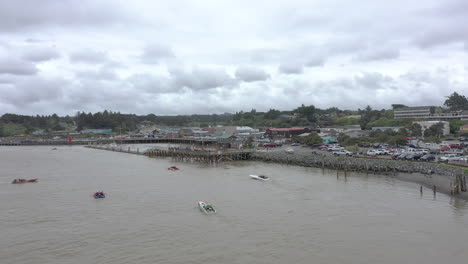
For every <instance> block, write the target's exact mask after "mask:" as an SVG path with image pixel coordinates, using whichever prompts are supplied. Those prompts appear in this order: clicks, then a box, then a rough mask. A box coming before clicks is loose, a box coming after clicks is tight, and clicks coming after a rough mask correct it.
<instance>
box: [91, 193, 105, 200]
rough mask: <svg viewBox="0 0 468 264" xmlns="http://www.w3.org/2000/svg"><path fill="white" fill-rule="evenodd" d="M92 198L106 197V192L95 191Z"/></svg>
mask: <svg viewBox="0 0 468 264" xmlns="http://www.w3.org/2000/svg"><path fill="white" fill-rule="evenodd" d="M93 196H94V199H104V198H106V194H105V193H104V192H95V193H94V195H93Z"/></svg>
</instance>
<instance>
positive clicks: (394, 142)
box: [388, 135, 407, 146]
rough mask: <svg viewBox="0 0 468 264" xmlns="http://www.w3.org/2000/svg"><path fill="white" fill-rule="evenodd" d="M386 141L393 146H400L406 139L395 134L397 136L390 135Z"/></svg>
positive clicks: (404, 143)
mask: <svg viewBox="0 0 468 264" xmlns="http://www.w3.org/2000/svg"><path fill="white" fill-rule="evenodd" d="M388 143H389V144H390V145H393V146H402V145H406V143H407V141H406V138H405V137H404V136H401V135H397V136H392V137H390V138H389V139H388Z"/></svg>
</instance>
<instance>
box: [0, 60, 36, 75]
mask: <svg viewBox="0 0 468 264" xmlns="http://www.w3.org/2000/svg"><path fill="white" fill-rule="evenodd" d="M37 72H38V69H37V68H36V66H35V65H34V64H33V63H31V62H28V61H23V60H20V59H16V58H9V57H4V58H0V74H12V75H34V74H36V73H37Z"/></svg>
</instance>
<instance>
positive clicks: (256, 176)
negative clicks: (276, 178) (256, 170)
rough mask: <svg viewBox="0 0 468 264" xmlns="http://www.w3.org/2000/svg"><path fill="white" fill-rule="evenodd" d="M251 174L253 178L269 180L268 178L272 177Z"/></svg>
mask: <svg viewBox="0 0 468 264" xmlns="http://www.w3.org/2000/svg"><path fill="white" fill-rule="evenodd" d="M249 176H250V178H252V179H255V180H261V181H268V180H269V179H270V177H268V176H265V175H253V174H250V175H249Z"/></svg>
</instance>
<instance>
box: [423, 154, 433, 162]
mask: <svg viewBox="0 0 468 264" xmlns="http://www.w3.org/2000/svg"><path fill="white" fill-rule="evenodd" d="M435 158H436V157H435V156H434V155H432V154H426V155H424V156H422V157H421V158H420V159H419V160H420V161H434V160H435Z"/></svg>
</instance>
